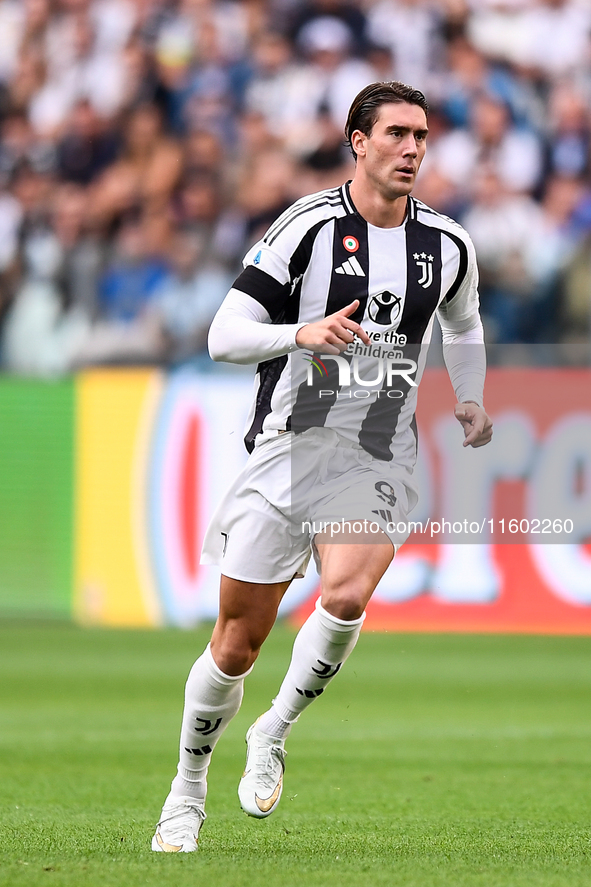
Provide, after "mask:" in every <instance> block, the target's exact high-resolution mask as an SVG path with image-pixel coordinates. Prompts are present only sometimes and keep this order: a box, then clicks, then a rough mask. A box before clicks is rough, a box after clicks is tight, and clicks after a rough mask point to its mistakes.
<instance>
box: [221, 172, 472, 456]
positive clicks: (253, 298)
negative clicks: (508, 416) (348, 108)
mask: <svg viewBox="0 0 591 887" xmlns="http://www.w3.org/2000/svg"><path fill="white" fill-rule="evenodd" d="M354 299H359V302H360V305H359V308H358V309H357V311H356V313H355V314H354V315H353V319H354V320H356V321H357V322H359V323H360V324H361V325H362V326H363V328H364V329H365V331H366V332H367V334H368V336H369V337H370V339H371V341H372V345H371V347H370V346H366V345H364V344H363V343H362V342H361V341H359V340H356V341H355V342H353V343H352V344H351V345H350V346H349V349H348V351H347V352H345V353H344V354H343V355H341V356H340V358H339V359H336V358H330V357H326V356H323V355H322V353H317V354H316V353H310V352H306V351H303V350H301V349H298V348H297V346H296V345H295V334H296V332H297V330H298V329H299V328H300V327H301V326H302V325H304V324H305V323H313V322H316V321H318V320H321V319H322V318H323V317H326V316H327V315H329V314H333V313H334V312H336V311H338V310H340V309H342V308H344V307H345V306H347V305H348V304H350V303H351V302H352V301H353V300H354ZM435 312H437V313H438V315H439V318H440V321H441V323H442V327H443V328H444V330H445V329H448V330H452V331H453V330H459V331H464V330H470V329H474V328H475V326H476V325H479V324H480V320H479V315H478V292H477V268H476V260H475V255H474V249H473V246H472V243H471V241H470V238H469V236H468V234H467V233H466V232H465V231H464V229H463V228H461V226H460V225H458V224H457V223H456V222H454V221H452V220H451V219H448V218H446V217H445V216H442V215H440V214H439V213H437V212H435V211H434V210H432V209H429V207H427V206H425V204H423V203H421V202H420V201H418V200H416V199H414V198H412V197H409V198H408V209H407V216H406V220H405V222H404V223H403V224H402V225H401V226H400V227H397V228H377V227H375V226H373V225H371V224H369V223H368V222H366V221H365V219H363V218H362V217H361V216H360V214H359V213H358V212H357V211H356V209H355V207H354V205H353V203H352V200H351V196H350V192H349V185H348V183H347V184H345V185H343V186H341V187H339V188H334V189H329V190H325V191H320V192H318V193H316V194H312V195H310V196H308V197H304V198H302V199H300V200H298V201H296V203H294V204H293V205H292V206H291V207H290V208H289V209H288V210H286V211H285V212H284V213H283V214H282V215H281V216H280V217H279V218H278V219H277V221H276V222H274V224H273V225H271V227H270V228H269V230H268V231H267V233H266V234H265V236H264V237H263V238H262V240H260V241H259V242H258V243H256V244H255V245H254V246H253V247H252V249H251V250H250V251H249V252H248V254H247V256H246V257H245V259H244V270H243V271H242V273H241V274H240V276H239V277H238V279H237V280H236V282H235V283H234V287H233V289H232V290H231V292H230V294H229V296H228V299H227V303H224V305H223V306H222V307H221V309H220V311H219V312H218V316H217V317H216V320H215V321H214V324H213V326H212V331H214V337H215V340H216V345H215V348H214V349H213V350H212V354H213V355H214V356H215V357H216V359H228V360H230V361H232V360H235V361H236V362H246V360H245V359H244V354H246V355H247V354H248V351H246V352H244V353H243V352H242V351H241V345H240V344H239V342H238V339H239V338H240V334H239V333H238V326H237V324H236V323H235V322H234V323H229V322H228V323H227V322H225V321H226V320H227V319H228V318H230V316H231V315H233V316H234V319H235V318H236V315H237V316H238V317H239V318H243V324H244V325H245V329H247V328H248V325H249V324H251V325H252V324H253V322H254V323H255V324H257V323H258V324H260V323H261V322H263V323H265V324H272V325H273V326H274V327H275V329H276V334H274V332H273V331H272V330H271V329H269V328H268V326H267V327H266V330H265V332H266V333H268V336H267V341H268V343H269V344H268V350H266V351H264V350H263V354H261V352H260V350H259V352H258V353H259V358H260V357H263V356H266V357H267V358H268V359H263V360H262V362H260V363H259V365H258V367H257V377H256V392H255V397H254V403H253V405H252V410H251V415H250V418H249V423H248V430H247V434H246V438H245V443H246V446H247V448H248V449H249V450H251V449H252V448H253V446H254V445H255V442H258V441H259V440H261V439H264V438H265V437H267V436H269V435H271V434H277V432H278V431H286V430H288V431H289V430H291V431H294V432H296V433H299V432H302V431H304V430H306V429H307V428H310V427H316V426H326V427H331V428H334V429H335V430H337V431H338V432H339V433H340V434H342V435H343V436H345V437H347V438H349V439H350V440H352V441H354V442H356V443H357V444H359V445H360V446H362V447H363V448H364V449H366V450H367V451H368V452H370V453H371V454H372V455H374V456H375V457H376V458H378V459H382V460H386V461H390V460H392V459H396V460H397V461H399V462H400V463H401V464H403V465H408V467H411V466H412V464H413V463H414V460H415V457H416V435H415V430H414V412H415V406H416V396H417V385H418V383H419V381H420V378H421V375H422V372H423V369H424V365H425V360H426V346H427V344H428V342H429V340H430V337H431V330H432V326H433V319H434V316H435ZM232 330H235V331H236V342H235V343H233V342H232ZM224 336H226V338H228V337H229V339H230V340H229V341H225V342H224V343H223V344H219V343H220V342H222V340H223V338H224ZM210 343H211V338H210ZM210 348H211V344H210ZM214 350H215V351H216V352H217V354H214ZM239 352H240V353H239ZM465 387H466V386H464V388H465ZM462 393H463V397H462V399H463V400H468V399H472V400H476V401H477V402H481V398H482V392H481V380H480V381H478V380H476V381H475V383H474V386H473V389H470V386H468V389H466V390H464V391H463V392H462Z"/></svg>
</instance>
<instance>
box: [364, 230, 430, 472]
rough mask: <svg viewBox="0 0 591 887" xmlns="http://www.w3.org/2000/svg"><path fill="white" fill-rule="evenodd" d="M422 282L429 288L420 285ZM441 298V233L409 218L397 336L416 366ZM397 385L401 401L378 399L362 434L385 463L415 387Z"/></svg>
mask: <svg viewBox="0 0 591 887" xmlns="http://www.w3.org/2000/svg"><path fill="white" fill-rule="evenodd" d="M415 256H418V258H415ZM423 256H424V258H423ZM419 263H420V264H419ZM423 279H424V284H427V286H425V285H424V284H422V283H419V281H420V280H423ZM440 295H441V231H440V230H439V229H438V228H430V227H429V226H428V225H422V224H421V223H420V222H418V221H414V220H412V219H410V218H409V219H408V221H407V223H406V297H405V300H404V308H403V309H402V317H401V319H400V323H399V325H398V329H397V333H398V334H399V335H401V334H404V335H405V336H406V340H407V343H408V344H407V345H406V346H405V347H404V349H403V351H404V357H406V358H410V359H411V360H414V361H415V362H417V363H418V360H419V358H420V349H421V342H422V340H423V336H424V335H425V331H426V329H427V326H428V325H429V321H430V320H431V317H432V316H433V312H434V311H435V309H436V307H437V304H438V302H439V298H440ZM394 385H395V388H396V390H398V391H401V392H402V397H398V398H390V397H388V396H387V395H385V396H384V397H381V396H378V398H377V399H376V400H375V401H374V402H373V403H372V405H371V406H370V408H369V409H368V411H367V413H366V415H365V419H364V420H363V422H362V423H361V430H360V432H359V444H360V446H362V447H363V449H364V450H366V451H367V452H368V453H370V454H371V455H372V456H374V457H375V458H376V459H382V460H383V461H385V462H390V461H391V460H392V451H391V449H390V445H391V443H392V438H393V437H394V435H395V433H396V429H397V426H398V421H399V419H400V413H401V411H402V408H403V406H404V404H405V403H406V400H407V398H408V396H409V394H410V392H411V389H412V388H413V387H414V386H411V385H410V383H409V382H408V381H407V380H406V379H404V377H402V376H400V377H398V378H396V380H395V381H394ZM387 387H388V386H387V378H385V379H384V384H383V387H382V390H383V391H385V390H386V389H387Z"/></svg>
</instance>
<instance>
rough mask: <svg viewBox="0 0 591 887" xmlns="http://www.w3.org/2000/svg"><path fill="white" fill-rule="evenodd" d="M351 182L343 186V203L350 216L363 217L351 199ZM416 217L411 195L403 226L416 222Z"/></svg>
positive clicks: (414, 204)
mask: <svg viewBox="0 0 591 887" xmlns="http://www.w3.org/2000/svg"><path fill="white" fill-rule="evenodd" d="M351 181H352V180H351V179H349V181H347V182H345V184H344V185H341V196H342V198H343V203H344V205H345V209H346V210H347V212H348V213H349V214H350V215H358V216H361V213H360V212H359V210H358V209H357V207H356V206H355V204H354V203H353V198H352V197H351V189H350V187H349V186H350V185H351ZM416 217H417V205H416V201H415V199H414V197H411V196H410V194H409V195H408V199H407V201H406V216H405V217H404V221H403V223H402V224H403V225H406V223H407V222H408V221H409V220H410V221H414V220H415V219H416ZM361 218H363V216H361Z"/></svg>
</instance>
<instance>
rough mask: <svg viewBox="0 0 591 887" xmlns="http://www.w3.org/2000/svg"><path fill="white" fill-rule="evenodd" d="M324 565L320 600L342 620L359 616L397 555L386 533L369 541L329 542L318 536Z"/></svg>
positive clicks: (316, 540) (318, 546)
mask: <svg viewBox="0 0 591 887" xmlns="http://www.w3.org/2000/svg"><path fill="white" fill-rule="evenodd" d="M315 546H316V550H317V552H318V558H319V560H320V565H321V573H320V575H321V589H322V598H321V603H322V606H323V607H324V609H325V610H328V612H329V613H331V614H332V615H333V616H336V617H337V618H339V619H358V618H359V617H360V616H361V614H362V613H363V611H364V610H365V607H366V605H367V603H368V601H369V599H370V598H371V596H372V594H373V593H374V591H375V588H376V586H377V584H378V582H379V581H380V579H381V578H382V576H383V575H384V573H385V572H386V570H387V569H388V567H389V565H390V563H391V562H392V558H393V557H394V546H393V544H392V542H391V541H390V539H389V538H388V536H387V535H386V534H385V533H383V532H382V533H380V534H379V536H378V537H377V539H376V536H375V534H372V537H371V539H369V540H368V541H366V542H355V543H348V542H338V543H335V542H330V541H323V538H322V537H320V536H316V539H315Z"/></svg>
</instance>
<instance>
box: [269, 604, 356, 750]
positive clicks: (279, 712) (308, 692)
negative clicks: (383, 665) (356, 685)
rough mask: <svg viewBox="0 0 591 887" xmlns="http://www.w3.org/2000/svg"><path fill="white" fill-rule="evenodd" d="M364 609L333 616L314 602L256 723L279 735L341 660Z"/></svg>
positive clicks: (350, 645) (352, 641) (314, 696)
mask: <svg viewBox="0 0 591 887" xmlns="http://www.w3.org/2000/svg"><path fill="white" fill-rule="evenodd" d="M364 619H365V613H364V614H363V616H361V617H360V618H359V619H354V620H352V621H350V622H349V621H346V620H344V619H337V617H336V616H332V615H331V614H330V613H328V612H327V611H326V610H325V609H324V607H323V606H322V605H321V604H320V600H318V601H317V602H316V609H315V610H314V612H313V613H312V615H311V616H310V617H309V619H308V620H307V621H306V622H305V623H304V625H302V627H301V629H300V631H299V633H298V635H297V637H296V639H295V642H294V645H293V652H292V656H291V662H290V665H289V668H288V670H287V674H286V675H285V678H284V680H283V683H282V684H281V687H280V689H279V693H278V694H277V696H276V697H275V699H274V700H273V705H272V706H271V708H270V709H269V711H267V712H265V714H264V715H262V717H261V718H260V720H259V722H258V724H257V727H258V729H259V730H260V731H261V732H262V733H266V734H267V735H269V736H274V737H275V738H276V739H283V738H285V736H287V734H288V733H289V730H290V729H291V725H292V724H293V723H294V722H295V721H297V719H298V717H299V716H300V714H301V713H302V712H303V711H304V709H305V708H307V707H308V706H309V705H310V703H311V702H313V701H314V700H315V699H317V698H318V696H320V695H321V694H322V692H323V691H324V688H325V687H326V686H327V685H328V684H329V683H330V681H331V680H332V679H333V678H334V677H335V675H336V674H337V672H338V671H339V669H340V667H341V665H342V664H343V663H344V662H345V660H346V659H347V657H348V656H349V654H350V653H351V651H352V650H353V648H354V646H355V644H356V643H357V638H358V637H359V632H360V631H361V626H362V625H363V621H364Z"/></svg>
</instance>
